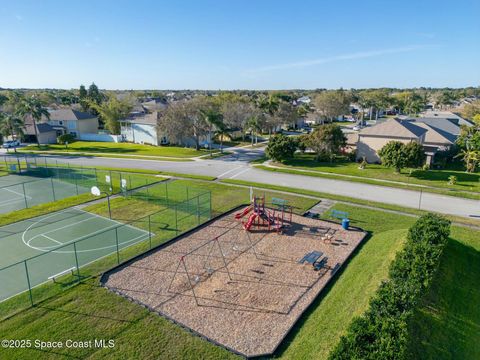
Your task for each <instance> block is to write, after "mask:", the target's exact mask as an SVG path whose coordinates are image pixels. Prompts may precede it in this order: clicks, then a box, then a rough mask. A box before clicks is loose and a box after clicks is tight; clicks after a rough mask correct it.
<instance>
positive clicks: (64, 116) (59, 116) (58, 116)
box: [48, 109, 96, 120]
mask: <svg viewBox="0 0 480 360" xmlns="http://www.w3.org/2000/svg"><path fill="white" fill-rule="evenodd" d="M48 112H49V113H50V120H85V119H92V118H95V117H96V116H95V115H92V114H90V113H87V112H83V111H78V110H73V109H56V110H49V111H48Z"/></svg>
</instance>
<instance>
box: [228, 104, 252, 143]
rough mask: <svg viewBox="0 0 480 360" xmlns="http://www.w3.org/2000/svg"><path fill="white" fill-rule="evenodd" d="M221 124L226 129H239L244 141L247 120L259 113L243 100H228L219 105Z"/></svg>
mask: <svg viewBox="0 0 480 360" xmlns="http://www.w3.org/2000/svg"><path fill="white" fill-rule="evenodd" d="M220 112H221V113H222V115H223V122H224V124H225V126H226V127H227V128H230V129H240V130H241V131H242V134H243V136H244V139H245V132H246V131H247V123H248V119H250V118H251V117H252V116H254V115H255V114H257V113H258V112H259V110H258V109H256V108H255V106H254V105H253V104H252V103H250V102H248V101H245V100H231V101H230V100H228V101H225V102H223V103H222V104H221V105H220Z"/></svg>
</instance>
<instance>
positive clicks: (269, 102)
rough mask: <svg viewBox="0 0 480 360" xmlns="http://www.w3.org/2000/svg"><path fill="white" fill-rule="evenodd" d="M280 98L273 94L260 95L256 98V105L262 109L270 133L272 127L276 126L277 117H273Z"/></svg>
mask: <svg viewBox="0 0 480 360" xmlns="http://www.w3.org/2000/svg"><path fill="white" fill-rule="evenodd" d="M280 101H281V100H280V99H279V98H278V97H277V96H275V95H268V96H265V95H264V96H261V97H259V98H258V100H257V106H258V108H259V109H260V110H262V111H263V113H264V115H265V117H264V119H265V120H266V121H265V123H266V125H267V126H268V132H269V134H270V133H271V131H272V129H275V127H276V126H278V125H279V124H278V118H275V113H276V112H277V111H278V108H279V106H280Z"/></svg>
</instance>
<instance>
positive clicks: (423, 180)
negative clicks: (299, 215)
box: [280, 154, 480, 192]
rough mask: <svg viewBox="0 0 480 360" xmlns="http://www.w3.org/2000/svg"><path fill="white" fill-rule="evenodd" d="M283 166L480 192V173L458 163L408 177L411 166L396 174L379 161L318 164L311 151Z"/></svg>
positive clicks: (418, 170)
mask: <svg viewBox="0 0 480 360" xmlns="http://www.w3.org/2000/svg"><path fill="white" fill-rule="evenodd" d="M280 166H285V167H288V168H298V169H302V170H313V171H322V172H328V173H332V174H341V175H351V176H359V177H364V178H371V179H381V180H391V181H398V182H403V183H407V184H418V185H425V186H432V187H439V188H445V189H454V190H459V191H462V190H463V191H474V192H480V174H479V173H474V174H469V173H466V172H465V171H464V170H463V169H462V168H461V167H460V166H458V165H456V164H455V165H450V168H447V169H445V170H428V171H424V170H421V169H412V175H411V176H409V170H410V169H403V170H402V173H400V174H395V172H394V171H393V169H390V168H386V167H384V166H382V165H378V164H368V165H367V167H366V169H364V170H360V169H359V168H358V163H356V162H347V161H338V162H335V163H319V162H317V161H315V160H314V157H313V155H311V154H298V155H296V156H295V158H294V159H291V160H286V161H285V162H284V163H283V164H280ZM451 175H454V176H456V177H457V184H456V185H449V184H448V177H449V176H451ZM345 180H348V179H345Z"/></svg>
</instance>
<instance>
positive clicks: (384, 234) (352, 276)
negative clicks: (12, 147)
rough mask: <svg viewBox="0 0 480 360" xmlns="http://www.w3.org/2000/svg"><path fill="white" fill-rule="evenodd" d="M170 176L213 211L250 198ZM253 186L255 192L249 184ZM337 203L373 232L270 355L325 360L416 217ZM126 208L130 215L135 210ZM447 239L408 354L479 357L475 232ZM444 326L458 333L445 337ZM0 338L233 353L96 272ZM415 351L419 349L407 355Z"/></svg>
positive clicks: (158, 354)
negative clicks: (107, 285)
mask: <svg viewBox="0 0 480 360" xmlns="http://www.w3.org/2000/svg"><path fill="white" fill-rule="evenodd" d="M175 183H177V186H178V189H180V188H182V187H184V186H185V185H189V186H191V187H195V186H197V187H199V188H200V189H201V190H210V191H212V200H213V211H214V213H221V212H224V211H227V210H229V209H230V208H232V207H234V206H236V205H237V204H240V203H243V202H245V199H247V198H248V189H246V188H238V187H231V186H227V185H221V184H218V183H205V182H198V181H188V180H181V181H175ZM179 191H180V190H179ZM257 193H263V192H262V191H259V190H257ZM272 195H274V192H272V191H268V190H266V196H267V197H271V196H272ZM275 196H276V197H283V198H288V199H289V201H290V202H291V203H292V204H293V205H294V206H295V207H296V211H297V212H298V213H301V212H303V211H304V210H305V209H307V208H309V207H310V206H312V205H313V204H314V203H315V200H314V199H309V198H304V197H300V196H295V195H294V194H291V195H284V194H278V193H277V194H276V195H275ZM121 201H122V200H121V199H119V200H115V204H114V206H116V207H118V208H125V206H122V204H121ZM124 205H126V204H124ZM335 208H336V209H339V210H344V211H348V212H349V214H350V218H351V221H352V224H353V225H357V226H360V227H362V228H364V229H365V230H368V231H370V233H371V237H370V239H368V240H367V241H366V242H365V243H364V244H363V245H362V246H361V247H360V248H359V249H358V250H357V251H356V252H355V254H354V256H353V258H352V259H351V260H350V261H349V263H348V266H347V267H345V268H343V270H341V271H340V272H339V273H338V276H337V278H336V280H335V281H334V282H333V283H331V284H330V285H329V286H328V287H327V289H326V290H325V291H324V292H323V293H322V294H321V296H320V298H319V299H317V301H316V302H315V304H314V305H313V307H312V308H311V309H310V310H309V311H308V313H307V314H305V316H303V317H302V318H301V320H300V322H299V323H298V325H297V326H296V327H295V329H294V331H293V332H292V333H291V334H290V335H289V336H288V338H287V341H286V342H285V343H284V344H283V345H282V347H281V349H280V350H279V351H278V353H277V354H276V356H277V357H281V358H285V359H310V358H316V359H325V358H326V357H327V355H328V353H329V351H330V350H331V349H332V348H333V347H334V346H335V344H336V342H337V341H338V339H339V338H340V336H341V335H342V334H343V333H344V332H345V330H346V329H347V327H348V325H349V323H350V322H351V320H352V318H353V316H355V315H357V314H361V313H362V311H364V310H365V309H366V307H367V305H368V299H369V297H370V296H371V295H372V294H373V293H374V292H375V290H376V289H377V287H378V285H379V283H380V282H381V280H382V279H385V278H386V277H387V270H388V266H389V264H390V262H391V260H392V259H393V258H394V256H395V254H396V252H397V251H398V250H399V249H401V248H402V246H403V243H404V239H405V235H406V232H407V229H408V227H409V226H410V225H411V224H413V222H414V221H415V219H414V218H412V217H408V216H402V215H397V214H391V213H385V212H382V211H378V210H371V209H364V208H359V207H356V206H353V205H344V204H337V205H336V206H335ZM89 210H90V211H93V212H98V213H102V211H105V208H104V206H102V205H94V206H92V207H91V208H90V209H89ZM131 211H132V213H133V212H134V211H137V210H133V209H132V210H131ZM451 238H452V239H451V240H450V242H449V245H448V246H447V248H446V251H445V256H444V259H443V261H442V263H441V266H440V271H439V273H438V274H437V276H436V277H435V281H434V285H433V286H432V288H431V291H430V294H428V296H427V297H426V298H425V302H424V303H423V304H422V306H421V307H420V309H419V310H418V313H419V315H418V316H417V317H416V318H415V320H416V321H418V324H420V325H423V326H420V325H416V324H412V327H415V326H416V327H418V331H417V333H416V337H417V338H418V340H415V341H412V343H411V346H410V348H411V352H412V354H414V355H415V354H417V355H418V354H422V352H424V351H426V353H427V354H428V355H429V356H427V357H428V358H435V359H448V358H462V359H467V360H468V359H477V358H479V356H480V353H479V348H478V345H476V344H478V338H479V329H480V308H479V307H478V306H477V304H478V300H479V292H478V279H479V278H480V268H479V267H478V266H477V265H478V263H480V262H479V261H478V260H479V251H480V233H479V232H478V231H474V230H471V229H466V228H458V227H454V228H453V231H452V236H451ZM112 264H113V263H112ZM472 264H474V265H473V266H472ZM101 268H102V267H101ZM0 310H1V308H0ZM439 320H440V321H439ZM46 325H48V326H46ZM452 334H455V335H456V336H451V335H452ZM457 335H458V336H457ZM0 337H1V338H2V339H21V338H23V339H29V338H30V339H43V340H66V339H78V340H81V339H92V338H104V339H107V340H109V339H114V340H115V348H114V349H58V350H47V351H38V350H29V349H15V350H13V349H0V358H2V359H3V358H8V359H16V358H18V359H28V358H33V357H34V358H35V359H51V358H65V357H71V358H87V357H88V358H91V359H100V358H102V359H113V358H119V357H121V358H182V359H199V358H202V359H226V358H233V357H234V356H233V355H231V354H230V353H228V352H226V351H225V350H223V349H221V348H219V347H216V346H214V345H212V344H210V343H208V342H206V341H204V340H202V339H200V338H198V337H195V336H193V335H191V334H189V333H188V332H186V331H184V330H182V329H181V328H179V327H177V326H175V325H172V324H171V323H170V322H168V321H165V320H164V319H162V318H161V317H159V316H157V315H155V314H152V313H149V312H148V311H146V310H145V309H143V308H142V307H140V306H137V305H135V304H133V303H131V302H129V301H126V300H124V299H123V298H121V297H119V296H117V295H115V294H113V293H110V292H108V291H107V290H105V289H103V288H101V287H99V285H98V278H93V279H90V280H87V281H86V282H85V283H83V284H80V285H78V286H73V287H71V288H69V289H68V287H67V290H65V291H62V292H59V293H58V295H57V296H55V297H53V298H51V299H49V300H46V301H44V302H42V303H41V304H39V305H38V306H36V307H35V308H32V309H29V310H26V311H23V312H21V313H19V314H17V315H15V316H13V317H11V318H9V319H7V320H4V321H2V322H0ZM454 355H461V356H460V357H458V356H454ZM422 357H423V356H422ZM414 358H418V356H417V357H415V356H413V355H412V359H414Z"/></svg>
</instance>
